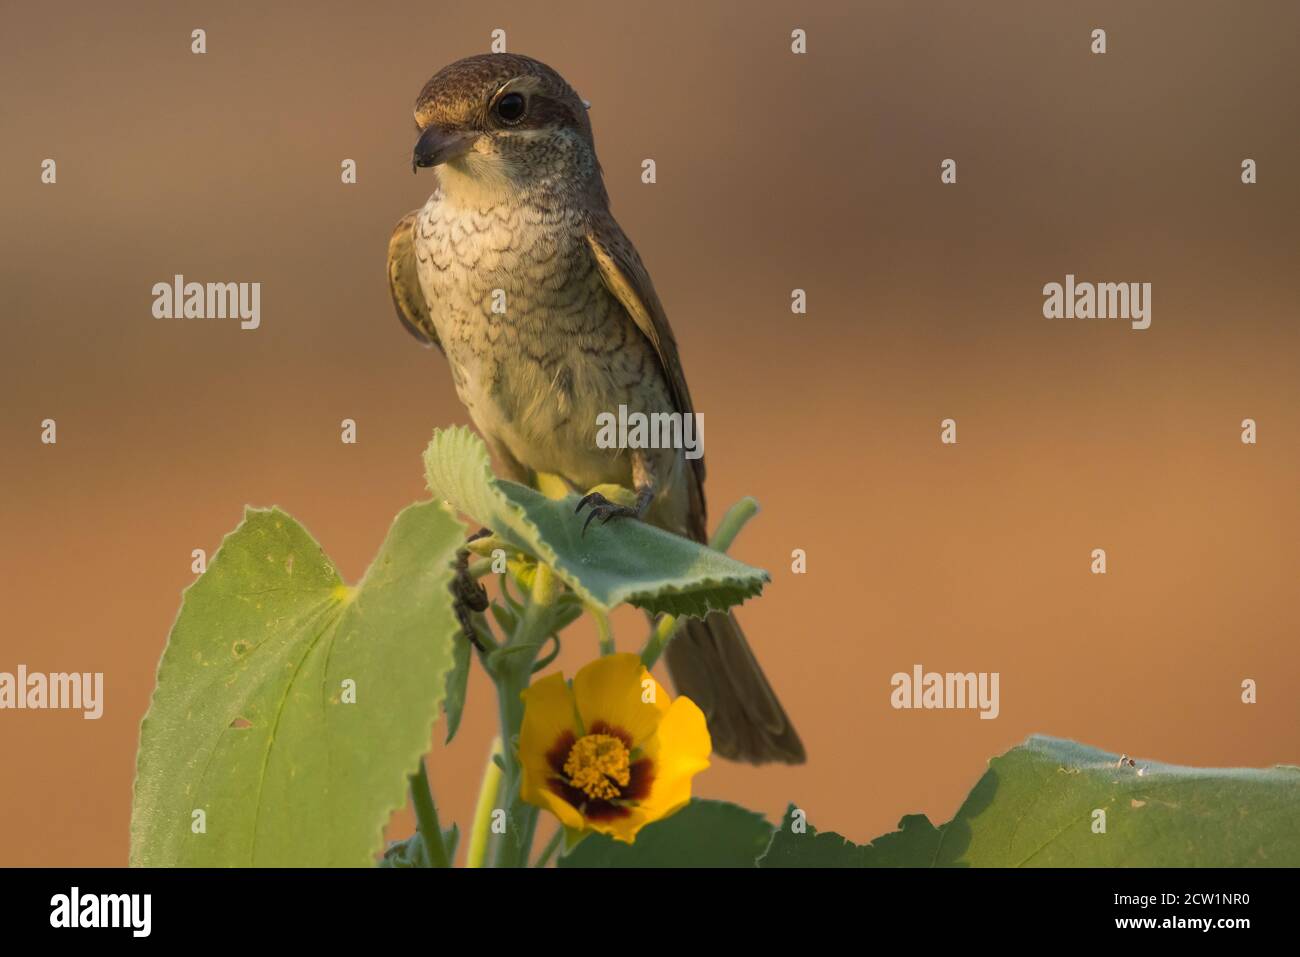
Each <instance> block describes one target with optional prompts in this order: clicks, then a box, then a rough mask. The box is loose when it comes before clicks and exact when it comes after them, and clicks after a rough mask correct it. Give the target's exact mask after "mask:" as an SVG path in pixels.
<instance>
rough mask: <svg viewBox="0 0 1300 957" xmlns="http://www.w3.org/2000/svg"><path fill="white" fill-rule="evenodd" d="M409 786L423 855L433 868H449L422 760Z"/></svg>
mask: <svg viewBox="0 0 1300 957" xmlns="http://www.w3.org/2000/svg"><path fill="white" fill-rule="evenodd" d="M410 785H411V801H412V802H413V803H414V804H415V820H416V824H417V826H418V828H419V831H420V838H421V840H422V841H423V842H424V853H425V855H426V856H427V857H428V858H429V863H430V864H432V865H433V866H434V867H450V866H451V861H449V860H448V859H447V845H446V844H444V843H443V840H442V825H441V824H439V823H438V807H437V805H436V804H434V803H433V791H432V790H431V789H430V787H429V775H428V772H426V771H425V769H424V758H420V767H419V770H417V771H416V772H415V773H414V774H413V775H411V780H410Z"/></svg>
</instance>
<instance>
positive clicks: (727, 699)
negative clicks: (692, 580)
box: [665, 612, 805, 764]
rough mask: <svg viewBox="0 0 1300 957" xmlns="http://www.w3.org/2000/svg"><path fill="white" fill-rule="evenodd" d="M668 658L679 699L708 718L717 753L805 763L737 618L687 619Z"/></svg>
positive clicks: (717, 615)
mask: <svg viewBox="0 0 1300 957" xmlns="http://www.w3.org/2000/svg"><path fill="white" fill-rule="evenodd" d="M665 656H666V658H667V661H668V671H669V673H670V674H671V675H672V677H673V684H674V685H675V686H676V688H677V691H678V693H680V694H684V695H686V697H688V698H690V699H691V700H692V701H694V702H695V703H696V704H697V705H699V706H700V710H701V711H703V712H704V714H705V716H706V717H707V718H708V722H709V734H710V735H711V736H712V737H713V750H714V751H716V752H717V753H718V754H720V755H722V757H724V758H730V759H731V760H733V761H747V762H749V763H750V764H766V763H768V762H770V761H780V762H782V763H784V764H802V763H803V762H804V760H805V755H804V750H803V744H802V742H800V740H799V735H798V734H796V733H795V730H794V726H793V725H791V724H790V719H789V718H788V717H787V716H786V713H785V709H784V708H782V707H781V702H780V701H778V700H777V699H776V693H775V692H774V691H773V690H772V686H771V685H770V684H768V683H767V678H766V677H765V676H764V675H763V669H762V668H760V667H759V666H758V660H757V659H756V658H755V657H754V653H753V652H752V651H751V650H750V648H749V642H747V641H746V640H745V633H744V632H743V631H741V630H740V624H739V623H738V622H737V621H736V618H735V616H734V615H732V614H731V613H730V612H728V613H725V614H724V613H722V612H714V613H713V614H711V615H709V616H708V617H707V618H704V619H703V620H701V619H698V618H691V619H688V620H687V621H686V624H685V625H684V626H683V628H682V629H681V631H679V632H678V634H677V636H676V637H675V638H673V639H672V641H670V642H669V643H668V648H667V650H666V652H665Z"/></svg>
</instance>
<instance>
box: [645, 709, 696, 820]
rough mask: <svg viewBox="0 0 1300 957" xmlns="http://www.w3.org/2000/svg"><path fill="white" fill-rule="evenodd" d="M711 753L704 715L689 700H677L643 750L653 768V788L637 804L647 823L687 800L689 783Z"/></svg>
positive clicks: (661, 816) (689, 788) (688, 798)
mask: <svg viewBox="0 0 1300 957" xmlns="http://www.w3.org/2000/svg"><path fill="white" fill-rule="evenodd" d="M712 750H713V740H712V739H711V738H710V737H709V727H708V722H707V721H706V720H705V718H704V712H702V711H701V710H700V709H699V707H698V706H697V705H696V704H695V702H694V701H692V700H691V699H690V698H686V697H680V696H679V697H678V698H677V699H676V700H675V701H674V702H673V703H672V705H671V707H669V709H668V712H667V713H666V714H665V715H664V716H663V720H662V721H660V722H659V731H658V733H657V734H656V735H655V736H654V737H653V738H651V739H650V740H649V741H647V742H646V743H645V745H644V747H643V751H644V753H645V755H646V756H647V757H648V758H650V759H651V760H652V761H653V762H654V765H655V777H654V784H653V786H652V787H651V789H650V794H649V796H648V797H646V798H645V799H644V800H642V801H641V803H640V809H641V811H642V812H643V813H644V814H645V817H646V819H647V821H657V820H659V819H660V818H664V817H667V816H668V815H669V814H672V813H673V812H674V811H676V810H677V809H679V808H680V807H682V806H683V805H684V804H686V802H687V801H689V800H690V799H691V783H692V779H693V778H694V777H695V775H697V774H699V773H700V772H701V771H703V770H704V769H705V768H707V767H708V766H709V754H710V753H711V752H712Z"/></svg>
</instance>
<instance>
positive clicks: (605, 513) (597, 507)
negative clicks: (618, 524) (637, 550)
mask: <svg viewBox="0 0 1300 957" xmlns="http://www.w3.org/2000/svg"><path fill="white" fill-rule="evenodd" d="M588 505H590V506H591V511H590V512H588V513H587V520H586V521H585V522H583V523H582V534H583V535H586V534H587V526H588V525H590V524H591V523H592V521H593V520H594V519H597V518H599V519H600V524H602V525H608V524H609V522H610V519H614V518H637V517H638V512H637V510H636V509H635V508H633V507H631V506H630V505H619V504H618V503H617V502H611V501H610V500H609V499H607V498H605V496H603V495H601V494H600V493H599V492H588V493H587V494H586V495H584V496H583V497H582V498H581V500H579V502H578V507H577V508H575V509H574V510H573V512H574V514H575V515H576V514H578V513H579V512H581V511H582V510H583V509H584V508H586V507H587V506H588Z"/></svg>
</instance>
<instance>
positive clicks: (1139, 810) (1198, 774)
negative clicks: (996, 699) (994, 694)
mask: <svg viewBox="0 0 1300 957" xmlns="http://www.w3.org/2000/svg"><path fill="white" fill-rule="evenodd" d="M1119 759H1120V756H1119V755H1116V754H1108V753H1106V752H1103V751H1098V750H1096V749H1095V748H1089V747H1085V746H1084V745H1081V744H1076V743H1074V742H1073V741H1063V740H1060V739H1057V738H1045V737H1032V738H1030V739H1029V740H1028V741H1026V742H1025V743H1024V744H1023V745H1021V746H1020V747H1018V748H1013V749H1012V750H1010V751H1008V752H1007V753H1006V754H1004V755H1002V756H1001V757H997V758H994V759H993V760H992V761H990V762H989V770H988V771H987V772H986V773H985V775H984V776H983V777H982V778H981V779H980V781H979V783H978V784H976V785H975V788H974V790H972V791H971V793H970V795H969V796H968V797H967V798H966V801H965V803H963V804H962V806H961V808H960V809H959V810H958V811H957V815H956V817H954V818H953V820H951V821H949V822H948V823H947V824H944V825H943V826H941V827H938V828H936V827H934V826H933V825H931V824H930V822H929V821H928V820H927V819H926V818H925V817H924V816H923V815H919V814H918V815H909V816H908V817H905V818H903V820H902V823H901V824H900V830H898V831H894V832H892V833H889V834H886V835H884V836H883V837H879V838H877V839H876V840H874V841H872V842H871V844H869V845H866V846H858V845H855V844H852V843H850V842H848V841H846V840H845V839H844V838H843V837H841V836H840V835H838V834H834V833H822V834H818V833H817V831H816V829H815V828H813V827H812V826H811V825H810V824H808V823H807V822H806V820H801V819H800V817H799V815H798V814H797V812H795V810H794V808H793V807H792V808H791V810H790V811H788V812H787V813H786V817H785V821H784V822H783V824H782V827H781V829H780V830H779V831H778V832H777V834H776V835H775V836H774V837H773V839H772V845H771V847H770V848H769V849H768V851H767V854H766V855H765V856H764V857H763V859H762V860H761V861H760V862H759V863H760V866H763V867H854V866H865V867H889V866H904V867H909V866H910V867H952V866H956V867H1040V866H1041V867H1192V866H1212V867H1237V866H1248V865H1265V866H1267V865H1272V866H1288V867H1294V866H1297V865H1300V768H1294V767H1276V768H1271V769H1267V770H1256V769H1252V768H1226V769H1225V768H1187V767H1179V766H1176V765H1170V764H1161V763H1159V762H1155V761H1147V760H1136V759H1135V760H1134V762H1133V764H1131V765H1130V764H1129V763H1128V762H1127V761H1125V762H1123V763H1122V764H1121V762H1120V760H1119ZM1097 811H1104V812H1105V818H1104V823H1105V832H1104V833H1098V832H1097V831H1096V830H1095V829H1094V822H1096V821H1100V820H1101V818H1100V816H1099V815H1097V813H1096V812H1097ZM796 821H799V823H800V824H801V825H802V826H803V829H804V830H803V833H796V830H795V823H796Z"/></svg>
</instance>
